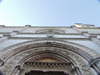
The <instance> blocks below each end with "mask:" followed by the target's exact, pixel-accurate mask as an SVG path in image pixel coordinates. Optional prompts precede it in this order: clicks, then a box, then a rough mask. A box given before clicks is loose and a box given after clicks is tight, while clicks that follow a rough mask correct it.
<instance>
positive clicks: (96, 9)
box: [0, 0, 100, 27]
mask: <svg viewBox="0 0 100 75" xmlns="http://www.w3.org/2000/svg"><path fill="white" fill-rule="evenodd" d="M74 23H83V24H92V25H96V26H98V27H100V2H99V0H2V1H1V3H0V24H1V25H6V26H7V25H10V26H12V25H15V26H24V25H27V24H29V25H32V26H71V25H74Z"/></svg>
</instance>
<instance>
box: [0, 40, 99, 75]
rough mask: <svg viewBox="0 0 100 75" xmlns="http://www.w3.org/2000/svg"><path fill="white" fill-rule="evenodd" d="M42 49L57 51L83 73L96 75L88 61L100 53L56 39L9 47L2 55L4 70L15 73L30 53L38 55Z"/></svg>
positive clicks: (56, 52)
mask: <svg viewBox="0 0 100 75" xmlns="http://www.w3.org/2000/svg"><path fill="white" fill-rule="evenodd" d="M41 51H42V52H46V51H49V52H51V53H55V55H59V56H63V57H64V56H65V58H64V59H66V60H70V61H71V62H72V63H74V68H76V69H80V70H81V73H82V75H94V74H93V73H92V71H91V69H90V67H89V66H88V63H87V62H88V61H90V60H91V59H92V58H94V57H99V54H97V53H95V54H94V51H92V50H91V49H89V48H87V47H84V46H81V45H77V44H74V43H70V42H64V41H54V40H42V41H29V42H24V43H21V44H18V45H15V46H12V47H9V48H8V49H7V50H5V51H4V52H3V54H1V55H0V57H1V58H2V60H4V61H5V64H4V66H2V72H3V73H5V74H7V75H8V74H12V75H15V74H16V73H18V70H19V69H21V67H22V65H23V64H24V63H25V62H26V61H27V60H29V59H31V58H32V56H31V57H30V55H32V54H33V55H35V56H36V54H37V53H39V52H41ZM88 52H89V53H88ZM40 54H41V53H40ZM40 54H39V55H40ZM42 54H43V53H42ZM68 58H70V59H68ZM26 59H27V60H26ZM23 60H26V61H23ZM76 63H77V64H76ZM16 69H17V71H16ZM78 71H79V70H78ZM78 74H79V73H78Z"/></svg>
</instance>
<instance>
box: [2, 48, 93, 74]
mask: <svg viewBox="0 0 100 75" xmlns="http://www.w3.org/2000/svg"><path fill="white" fill-rule="evenodd" d="M46 50H49V51H53V52H56V53H60V54H64V55H67V56H68V57H70V58H71V59H73V60H74V61H75V62H76V63H77V66H78V67H79V69H80V70H81V72H82V75H94V74H93V73H92V71H91V69H90V67H89V66H87V65H88V64H86V63H85V61H84V60H85V59H84V58H82V57H81V56H80V55H78V54H76V53H74V52H72V51H69V50H66V49H61V48H56V47H39V48H34V49H29V50H25V51H23V52H20V53H18V54H16V55H14V56H13V57H11V58H10V59H9V61H8V62H7V64H6V65H5V66H4V68H2V72H3V73H4V74H6V75H8V74H11V73H12V72H13V70H14V68H15V66H16V65H18V64H19V62H20V61H21V60H22V59H24V58H26V57H28V56H29V55H31V54H35V53H37V52H40V51H46ZM40 55H41V54H40ZM31 58H34V56H33V57H31ZM29 59H30V58H29ZM29 59H27V60H25V61H24V62H26V61H28V60H29ZM24 62H23V63H22V64H20V65H21V66H22V65H23V64H24Z"/></svg>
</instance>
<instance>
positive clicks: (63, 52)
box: [0, 23, 100, 75]
mask: <svg viewBox="0 0 100 75" xmlns="http://www.w3.org/2000/svg"><path fill="white" fill-rule="evenodd" d="M0 75H100V28H99V27H95V26H94V25H86V24H81V23H75V24H74V25H73V26H70V27H33V26H31V25H25V26H4V25H0Z"/></svg>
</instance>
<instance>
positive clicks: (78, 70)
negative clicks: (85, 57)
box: [71, 67, 82, 75]
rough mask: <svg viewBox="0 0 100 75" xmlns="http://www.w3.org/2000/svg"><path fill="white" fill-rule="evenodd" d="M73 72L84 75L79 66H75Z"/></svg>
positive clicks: (76, 74)
mask: <svg viewBox="0 0 100 75" xmlns="http://www.w3.org/2000/svg"><path fill="white" fill-rule="evenodd" d="M71 72H72V73H74V74H75V75H82V74H81V71H80V69H79V67H73V69H72V71H71Z"/></svg>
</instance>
